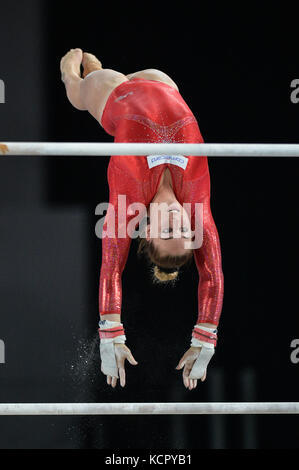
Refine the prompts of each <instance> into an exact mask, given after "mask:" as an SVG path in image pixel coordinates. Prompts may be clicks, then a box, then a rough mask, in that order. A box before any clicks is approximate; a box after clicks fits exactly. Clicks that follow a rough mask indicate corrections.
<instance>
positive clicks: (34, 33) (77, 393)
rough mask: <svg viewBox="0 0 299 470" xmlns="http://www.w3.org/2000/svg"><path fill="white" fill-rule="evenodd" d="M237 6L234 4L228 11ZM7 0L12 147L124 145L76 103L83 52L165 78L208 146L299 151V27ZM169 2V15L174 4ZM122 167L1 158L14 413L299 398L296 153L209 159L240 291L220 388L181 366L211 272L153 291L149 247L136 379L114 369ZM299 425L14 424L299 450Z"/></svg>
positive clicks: (126, 282)
mask: <svg viewBox="0 0 299 470" xmlns="http://www.w3.org/2000/svg"><path fill="white" fill-rule="evenodd" d="M219 3H220V2H219ZM163 5H164V7H163V10H162V11H160V10H159V9H158V10H157V8H158V7H157V6H156V5H155V4H151V3H148V4H142V3H140V2H130V3H128V2H125V3H122V4H121V5H117V4H116V5H115V4H113V3H112V4H110V3H108V2H107V4H106V3H104V2H93V1H88V0H87V1H85V2H84V3H83V4H81V6H80V8H77V7H76V6H75V4H74V3H73V2H68V1H60V2H58V1H56V0H54V1H51V2H50V1H43V2H41V1H39V0H26V2H17V1H16V0H10V1H9V2H8V1H5V0H3V1H2V2H1V7H0V16H1V29H0V51H1V56H0V57H1V61H0V79H1V80H3V82H4V84H5V103H4V104H0V141H61V142H69V141H70V142H71V141H74V142H76V141H78V142H111V141H112V138H111V137H110V136H109V135H106V134H105V132H104V130H103V129H102V128H101V127H100V126H99V124H98V123H97V122H96V121H95V120H94V119H93V118H92V117H91V116H89V115H88V113H82V112H81V113H80V112H79V111H76V110H75V109H74V108H72V107H71V105H70V104H69V103H68V101H67V99H66V95H65V91H64V86H63V84H62V82H61V81H60V71H59V62H60V59H61V57H62V56H63V55H64V54H65V53H66V52H67V51H68V50H69V49H71V48H76V47H80V48H82V49H83V50H84V51H87V52H92V53H94V54H96V55H97V56H98V57H99V59H100V60H101V61H102V62H103V66H104V67H105V68H112V69H115V70H118V71H121V72H123V73H125V74H129V73H133V72H135V71H137V70H142V69H146V68H157V69H161V70H163V71H164V72H166V73H167V74H168V75H170V76H171V77H172V78H173V79H174V80H175V82H176V83H177V84H178V86H179V88H180V91H181V94H182V95H183V98H184V99H185V100H186V102H187V103H188V105H189V106H190V107H191V109H192V111H193V113H194V114H195V116H196V118H197V119H198V122H199V126H200V129H201V131H202V134H203V137H204V139H205V141H206V142H211V143H214V142H215V143H216V142H220V143H221V142H228V143H229V142H234V143H239V142H240V143H242V142H243V143H255V142H256V143H268V142H272V143H287V142H289V143H298V142H299V136H298V124H299V103H298V104H297V105H296V104H295V103H292V102H291V99H290V95H291V92H292V89H291V82H292V81H293V80H294V79H296V78H297V79H299V70H298V39H299V32H298V27H297V25H296V22H295V21H296V16H295V15H294V14H293V13H292V10H291V9H290V10H289V9H288V8H287V4H284V5H285V7H284V9H282V7H278V6H275V5H274V4H271V8H269V10H267V11H262V10H260V9H259V8H254V7H253V6H252V5H250V8H249V7H248V8H247V7H246V6H244V4H242V5H240V7H239V9H236V7H234V8H229V7H227V5H226V4H225V5H224V4H223V3H221V6H220V5H218V6H217V4H214V3H213V4H210V3H209V2H198V6H197V9H196V10H194V9H193V8H192V7H191V6H189V4H187V7H184V6H183V4H181V5H178V6H175V5H174V4H173V3H172V2H171V3H169V4H166V3H165V4H164V3H163ZM166 5H167V6H166ZM108 162H109V158H108V157H107V158H87V157H82V158H78V157H76V158H61V157H59V158H58V157H57V158H46V157H42V158H31V157H29V158H12V157H9V158H5V157H2V158H0V216H1V225H0V298H1V314H0V315H1V316H0V339H1V340H3V341H4V342H5V354H6V357H5V360H6V361H5V362H6V363H5V364H0V402H1V403H10V402H11V403H14V402H30V403H31V402H32V403H35V402H86V401H91V402H93V401H95V402H152V401H153V402H176V401H179V402H189V401H190V402H202V401H203V402H205V401H228V402H235V401H299V381H298V374H299V364H294V363H292V362H291V359H290V356H291V352H292V349H291V342H292V341H293V340H294V339H296V338H299V320H298V318H299V315H298V245H297V240H298V234H299V230H298V224H297V220H298V202H299V197H298V168H299V162H298V159H295V158H275V159H261V158H256V159H255V158H242V159H237V158H222V159H216V158H214V159H213V158H210V159H209V162H210V172H211V179H212V201H211V204H212V211H213V215H214V218H215V221H216V224H217V227H218V231H219V235H220V238H221V244H222V253H223V270H224V274H225V298H224V307H223V314H222V317H221V323H220V327H219V345H218V348H217V354H216V355H215V357H214V359H213V362H212V363H211V365H210V367H209V372H208V380H207V381H206V383H204V384H202V385H200V386H199V387H198V388H197V389H196V390H195V391H193V392H190V391H188V390H186V389H185V388H184V386H183V383H182V378H181V373H178V372H177V371H175V367H176V365H177V364H178V361H179V359H180V358H181V356H182V355H183V354H184V352H185V351H186V350H187V349H188V347H189V344H190V336H191V332H192V329H193V326H194V324H195V321H196V319H197V298H196V292H197V283H198V276H197V271H196V268H195V265H192V266H191V267H190V268H188V269H187V270H186V271H185V272H184V275H183V276H182V277H181V279H180V281H179V283H178V284H177V286H176V288H175V289H165V288H161V287H159V286H156V285H155V286H154V285H152V284H151V279H150V275H149V270H148V267H147V266H146V264H145V263H143V262H142V261H138V260H137V258H136V246H134V244H133V246H132V249H131V253H130V257H129V261H128V264H127V268H126V271H125V273H124V277H123V289H124V293H125V294H124V298H123V322H124V325H125V328H126V333H127V339H128V346H129V347H130V348H131V350H132V352H133V354H134V356H135V357H136V359H137V360H138V362H139V366H138V367H136V368H133V367H132V366H129V365H128V366H127V386H126V388H125V389H124V390H121V389H120V388H119V387H118V388H117V389H116V390H114V391H113V390H111V389H110V388H108V387H107V386H106V383H105V378H104V376H102V375H101V373H100V357H99V342H98V339H97V326H98V320H99V318H98V315H99V313H98V282H99V275H100V267H101V241H100V240H99V239H97V238H96V236H95V225H96V223H97V217H96V216H95V208H96V206H97V205H98V204H99V203H101V202H107V201H108V197H109V192H108V185H107V181H106V172H107V167H108ZM298 442H299V427H298V417H296V416H206V417H204V416H203V417H202V416H188V417H184V416H176V417H173V416H154V417H150V416H148V417H147V416H137V417H134V416H132V417H117V416H114V417H109V416H108V417H26V418H25V417H24V418H22V417H20V418H16V417H0V448H2V449H4V448H13V449H16V448H49V449H53V448H70V449H72V448H73V449H75V448H82V449H84V448H94V449H116V448H118V449H143V448H145V449H149V448H152V449H154V448H156V449H159V448H160V449H162V448H164V449H166V448H172V449H213V448H215V449H216V448H218V449H221V448H223V449H226V448H267V449H270V448H297V447H298Z"/></svg>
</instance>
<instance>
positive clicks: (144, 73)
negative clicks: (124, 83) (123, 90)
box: [127, 69, 179, 91]
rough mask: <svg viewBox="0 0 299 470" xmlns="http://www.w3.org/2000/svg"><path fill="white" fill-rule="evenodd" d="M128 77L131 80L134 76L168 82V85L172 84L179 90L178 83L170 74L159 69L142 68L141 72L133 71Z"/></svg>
mask: <svg viewBox="0 0 299 470" xmlns="http://www.w3.org/2000/svg"><path fill="white" fill-rule="evenodd" d="M127 78H128V79H129V80H132V79H133V78H143V79H144V80H154V81H156V82H163V83H167V85H170V86H172V87H173V88H175V89H176V90H177V91H179V89H178V86H177V84H176V83H175V82H174V81H173V80H172V79H171V78H170V77H169V76H168V75H166V73H164V72H161V71H160V70H157V69H146V70H141V71H140V72H135V73H131V74H130V75H127Z"/></svg>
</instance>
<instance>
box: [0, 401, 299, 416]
mask: <svg viewBox="0 0 299 470" xmlns="http://www.w3.org/2000/svg"><path fill="white" fill-rule="evenodd" d="M264 414H299V403H292V402H290V403H270V402H269V403H56V404H51V403H33V404H21V403H18V404H0V416H49V415H55V416H66V415H80V416H83V415H264Z"/></svg>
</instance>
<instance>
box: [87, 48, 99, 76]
mask: <svg viewBox="0 0 299 470" xmlns="http://www.w3.org/2000/svg"><path fill="white" fill-rule="evenodd" d="M82 65H83V68H84V72H83V78H85V77H86V76H87V75H88V74H89V73H91V72H95V71H96V70H102V64H101V62H100V61H99V60H98V59H97V58H96V56H95V55H93V54H89V53H88V52H84V54H83V61H82Z"/></svg>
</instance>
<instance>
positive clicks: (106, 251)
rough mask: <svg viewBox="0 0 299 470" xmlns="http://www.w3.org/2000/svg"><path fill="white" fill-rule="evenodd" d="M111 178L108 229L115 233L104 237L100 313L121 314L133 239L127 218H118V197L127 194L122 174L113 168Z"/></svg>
mask: <svg viewBox="0 0 299 470" xmlns="http://www.w3.org/2000/svg"><path fill="white" fill-rule="evenodd" d="M108 181H109V189H110V197H109V208H108V211H107V215H106V217H105V224H104V230H106V231H107V232H108V230H110V231H111V230H112V232H110V236H106V237H105V238H103V239H102V266H101V275H100V291H99V308H100V315H110V314H117V315H121V306H122V273H123V271H124V268H125V265H126V262H127V258H128V254H129V250H130V244H131V238H130V237H129V236H128V235H127V230H126V224H127V220H123V221H122V219H121V218H120V219H119V217H118V215H119V209H120V208H119V201H118V196H119V194H124V193H123V192H122V191H121V188H120V187H121V182H120V180H119V175H117V174H115V173H114V172H113V171H110V172H108ZM113 228H114V229H115V231H114V232H113ZM121 232H123V233H121ZM111 235H112V236H111ZM113 235H115V236H113ZM119 235H124V237H119Z"/></svg>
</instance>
